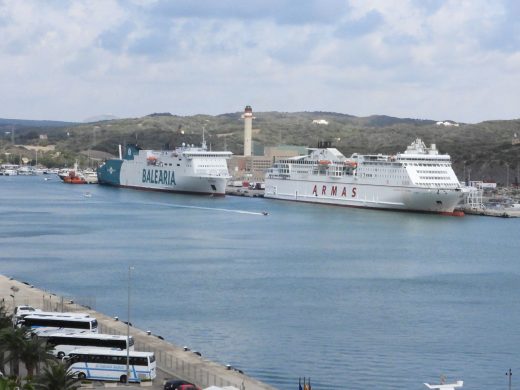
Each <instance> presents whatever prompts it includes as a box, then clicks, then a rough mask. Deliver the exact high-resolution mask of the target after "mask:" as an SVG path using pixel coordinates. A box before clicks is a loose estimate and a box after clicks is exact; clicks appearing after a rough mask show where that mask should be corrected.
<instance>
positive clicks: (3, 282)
mask: <svg viewBox="0 0 520 390" xmlns="http://www.w3.org/2000/svg"><path fill="white" fill-rule="evenodd" d="M0 299H2V300H3V301H4V303H5V305H6V307H7V308H11V309H12V308H13V307H14V306H18V305H31V306H33V307H35V308H39V309H42V310H47V311H64V312H74V311H81V312H86V313H89V314H90V315H91V316H92V317H95V318H96V319H97V320H98V331H99V333H107V334H116V335H126V334H127V325H126V324H125V323H124V322H122V320H124V319H121V320H116V319H114V318H113V317H109V316H107V315H105V314H102V313H99V312H96V311H94V310H92V309H91V308H89V307H85V306H81V305H79V304H77V303H74V302H73V301H71V300H70V299H65V298H64V297H60V296H57V295H55V294H53V293H49V292H47V291H43V290H40V289H38V288H35V287H33V286H32V285H30V284H28V283H26V282H20V281H17V280H14V279H12V278H9V277H6V276H4V275H2V274H0ZM130 334H131V335H132V337H133V338H134V341H135V344H134V348H135V349H136V350H138V351H147V352H154V353H155V357H156V361H157V366H158V368H159V369H160V370H162V371H163V372H165V373H166V374H167V375H168V376H169V377H175V378H180V379H184V380H187V381H190V382H193V383H195V384H196V385H198V386H200V387H202V388H205V387H209V386H212V385H215V386H219V387H223V386H234V387H236V388H237V389H241V390H274V389H275V388H274V387H271V386H269V385H267V384H265V383H262V382H260V381H258V380H256V379H254V378H251V377H248V376H247V375H244V374H243V373H241V372H239V371H237V370H235V369H233V368H228V367H226V366H223V365H221V364H218V363H215V362H212V361H209V360H207V359H205V358H204V357H203V356H199V355H197V354H195V353H193V352H191V351H185V350H184V348H181V347H178V346H175V345H173V344H171V343H169V342H167V341H165V340H162V339H160V338H159V337H157V336H154V335H152V334H148V333H147V332H146V331H144V330H141V329H137V328H135V327H133V326H130Z"/></svg>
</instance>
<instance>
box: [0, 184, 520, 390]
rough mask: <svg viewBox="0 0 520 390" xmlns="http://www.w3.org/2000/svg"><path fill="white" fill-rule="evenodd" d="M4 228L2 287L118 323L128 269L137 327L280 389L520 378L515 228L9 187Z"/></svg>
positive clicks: (508, 222)
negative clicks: (61, 299) (48, 297)
mask: <svg viewBox="0 0 520 390" xmlns="http://www.w3.org/2000/svg"><path fill="white" fill-rule="evenodd" d="M86 191H89V192H91V194H92V197H85V196H84V193H85V192H86ZM264 210H265V211H268V212H269V215H268V216H263V215H262V214H261V212H262V211H264ZM0 218H1V219H0V273H2V274H5V275H9V276H13V277H15V278H16V279H20V280H24V281H29V282H30V283H32V284H34V285H35V286H37V287H39V288H43V289H48V290H52V291H54V292H56V293H58V294H63V295H65V296H68V297H76V298H77V299H83V300H85V299H88V300H89V301H90V302H93V306H95V308H96V309H97V310H99V311H101V312H104V313H106V314H108V315H118V316H119V317H120V318H122V319H123V318H126V305H127V286H128V282H127V275H128V267H129V266H130V265H133V266H134V267H135V269H134V271H133V274H132V318H131V321H132V322H133V323H134V325H136V326H138V327H140V328H142V329H150V330H152V332H153V333H155V334H159V335H161V336H163V337H164V338H166V339H168V340H170V341H172V342H174V343H176V344H178V345H188V346H190V347H191V348H192V349H196V350H199V351H201V352H202V353H203V355H204V356H205V357H208V358H211V359H213V360H215V361H218V362H221V363H223V364H227V363H229V364H232V365H233V366H235V367H238V368H240V369H242V370H243V371H244V372H246V373H247V374H248V375H251V376H254V377H256V378H258V379H260V380H262V381H265V382H267V383H270V384H272V385H274V386H275V387H277V388H280V389H287V390H289V389H297V384H298V377H303V376H306V377H311V378H312V384H313V388H314V389H363V390H364V389H421V388H424V386H423V385H422V383H423V382H430V383H431V382H436V383H437V382H438V381H439V377H440V375H441V374H444V375H446V376H448V379H452V380H455V379H463V380H464V381H465V388H468V389H484V388H493V389H495V388H506V386H507V377H506V376H505V372H506V370H508V369H509V368H512V370H513V375H514V374H515V373H517V372H520V359H519V352H518V351H519V349H520V258H519V252H520V240H519V237H520V220H519V219H501V218H485V217H472V216H467V217H464V218H455V217H441V216H435V215H421V214H411V213H398V212H382V211H368V210H356V209H348V208H337V207H330V206H319V205H304V204H294V203H289V202H280V201H272V200H271V201H270V200H266V199H257V198H239V197H226V198H210V197H200V196H184V195H172V194H162V193H151V192H140V191H133V190H122V189H113V188H109V187H101V186H73V185H66V184H63V183H61V182H60V181H59V179H58V178H57V177H53V179H52V180H50V181H44V180H43V177H0ZM513 381H514V376H513Z"/></svg>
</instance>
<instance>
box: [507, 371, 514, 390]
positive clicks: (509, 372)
mask: <svg viewBox="0 0 520 390" xmlns="http://www.w3.org/2000/svg"><path fill="white" fill-rule="evenodd" d="M506 375H507V376H508V377H509V390H511V377H512V376H513V373H512V372H511V369H509V371H508V372H506Z"/></svg>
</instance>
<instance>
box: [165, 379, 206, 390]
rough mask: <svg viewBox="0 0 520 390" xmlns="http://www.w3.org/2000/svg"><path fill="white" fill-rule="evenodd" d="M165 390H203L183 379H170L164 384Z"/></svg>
mask: <svg viewBox="0 0 520 390" xmlns="http://www.w3.org/2000/svg"><path fill="white" fill-rule="evenodd" d="M164 390H201V388H200V387H198V386H196V385H194V384H193V383H190V382H187V381H183V380H182V379H170V380H169V381H168V382H166V383H165V384H164Z"/></svg>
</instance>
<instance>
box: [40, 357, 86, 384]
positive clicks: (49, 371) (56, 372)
mask: <svg viewBox="0 0 520 390" xmlns="http://www.w3.org/2000/svg"><path fill="white" fill-rule="evenodd" d="M35 385H36V386H35V387H36V389H37V390H75V389H77V388H78V387H80V384H79V379H78V378H77V377H76V376H75V374H74V373H72V372H71V371H70V370H69V368H68V367H67V366H66V365H65V364H63V363H51V364H50V365H48V366H47V367H45V368H44V369H43V373H42V374H41V375H39V376H38V378H37V379H36V383H35Z"/></svg>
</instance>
